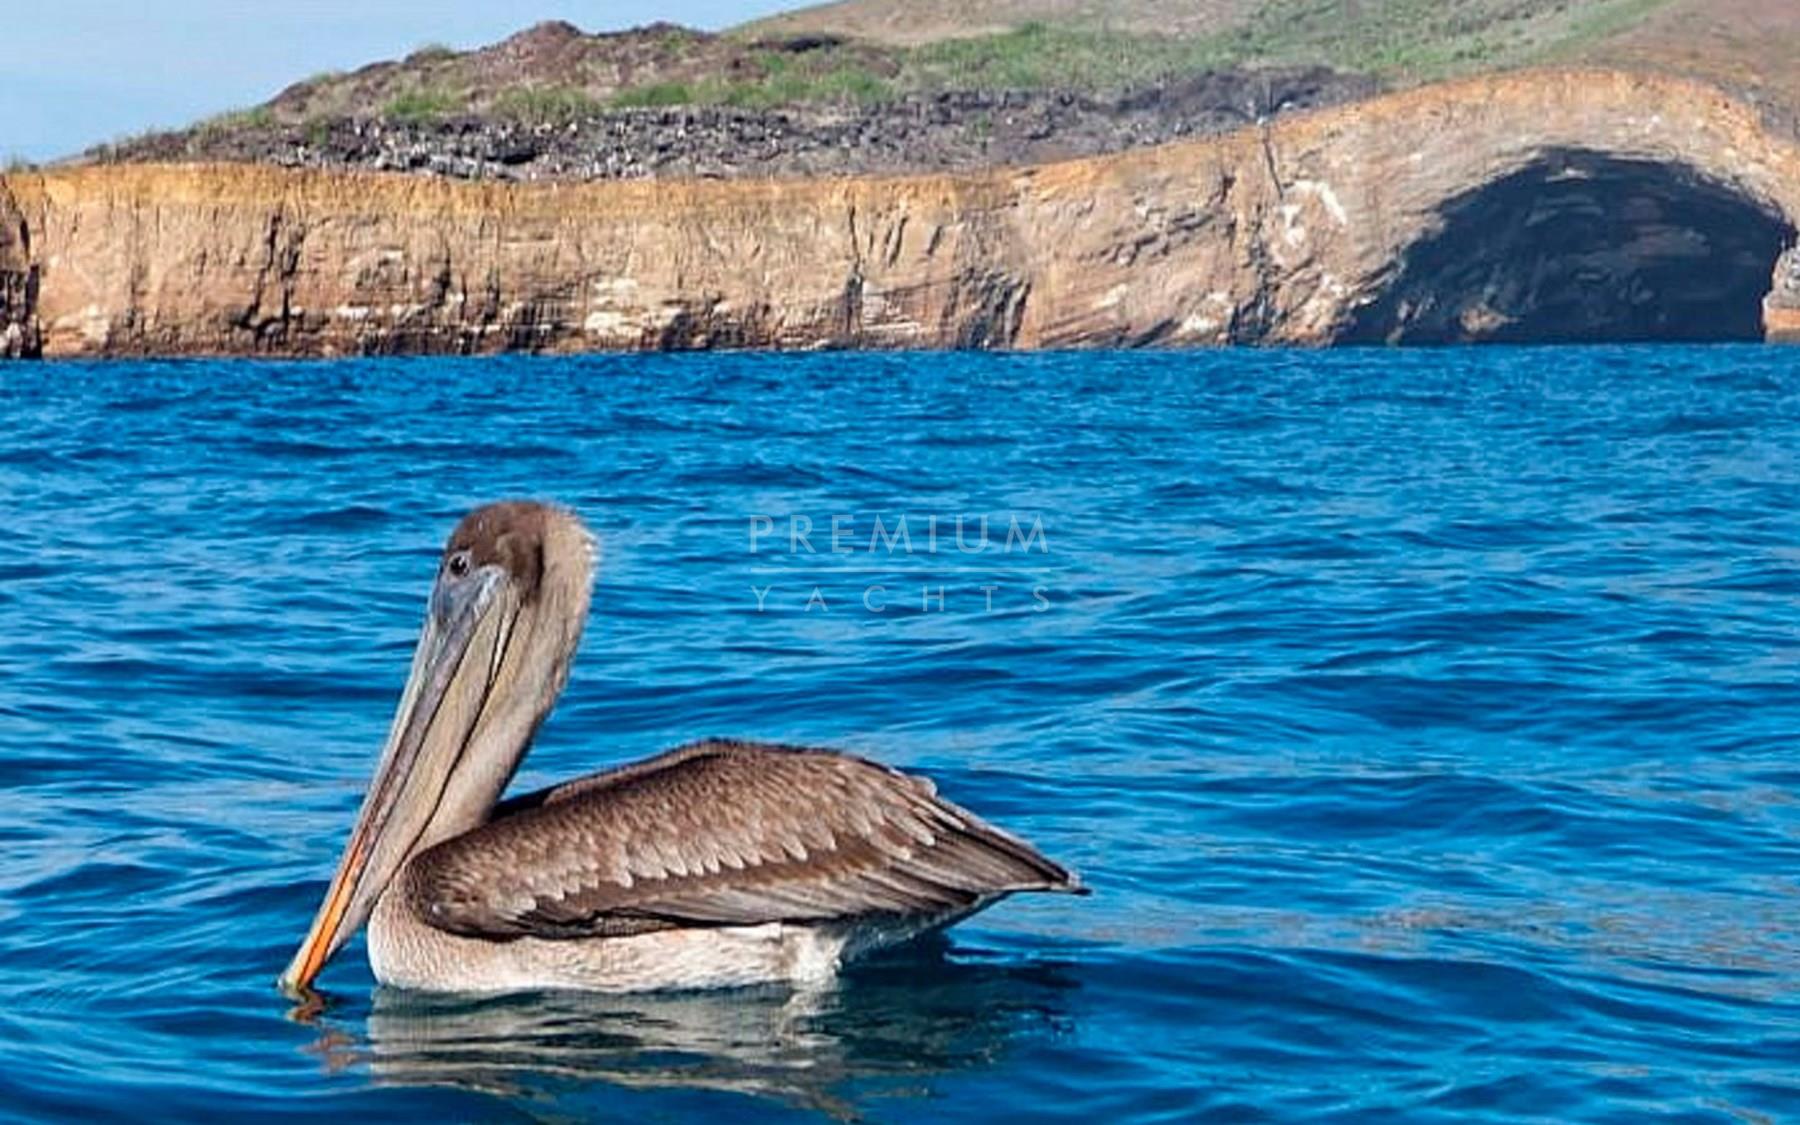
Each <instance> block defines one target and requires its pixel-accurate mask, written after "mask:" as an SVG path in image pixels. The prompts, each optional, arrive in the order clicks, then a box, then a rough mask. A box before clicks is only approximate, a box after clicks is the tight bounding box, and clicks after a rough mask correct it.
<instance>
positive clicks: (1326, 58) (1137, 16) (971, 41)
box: [111, 0, 1800, 156]
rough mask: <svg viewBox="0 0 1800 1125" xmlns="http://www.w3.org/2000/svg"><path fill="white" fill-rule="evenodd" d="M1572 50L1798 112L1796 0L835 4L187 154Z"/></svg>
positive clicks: (437, 91)
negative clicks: (671, 112)
mask: <svg viewBox="0 0 1800 1125" xmlns="http://www.w3.org/2000/svg"><path fill="white" fill-rule="evenodd" d="M1582 62H1593V63H1604V64H1615V65H1628V66H1650V67H1660V68H1668V69H1674V70H1678V71H1681V72H1684V73H1688V74H1695V75H1698V76H1701V77H1704V78H1708V79H1712V80H1715V81H1719V82H1722V83H1724V84H1726V85H1728V86H1729V87H1731V88H1732V89H1734V90H1736V91H1739V92H1744V93H1748V94H1750V95H1751V96H1755V97H1758V98H1760V99H1761V100H1762V101H1764V103H1765V104H1767V105H1770V106H1772V107H1773V108H1774V109H1775V110H1776V111H1777V112H1778V113H1779V114H1780V115H1781V116H1783V117H1784V118H1785V119H1786V120H1788V121H1789V122H1794V121H1797V120H1800V0H1187V2H1179V0H1116V2H1110V3H1103V2H1100V0H844V2H842V3H835V4H827V5H823V6H820V7H814V8H807V9H803V10H800V11H796V12H792V13H789V14H787V15H783V16H778V17H775V18H773V19H770V20H764V21H760V22H758V23H753V24H750V25H747V26H746V27H743V28H739V29H736V30H734V31H731V32H727V33H725V34H717V35H714V34H707V33H704V32H698V31H693V30H689V29H685V28H680V27H675V26H672V25H666V24H665V25H656V26H652V27H647V28H638V29H634V30H631V31H626V32H618V33H612V34H602V35H589V34H585V33H583V32H582V31H581V30H579V29H577V28H575V27H573V26H571V25H569V24H566V23H546V24H541V25H539V26H537V27H534V28H531V29H529V30H527V31H524V32H521V33H520V34H518V35H515V36H513V37H512V38H510V39H507V40H505V41H504V42H501V43H496V44H494V45H492V46H489V47H484V48H481V49H479V50H474V51H463V52H458V51H451V50H448V49H445V48H441V47H426V48H422V49H420V50H418V51H416V52H414V53H413V54H412V55H410V56H408V57H407V58H405V59H400V60H395V61H392V62H382V63H375V64H372V65H370V66H367V67H363V68H362V69H360V70H357V71H355V72H353V73H348V74H325V75H317V76H314V77H313V78H310V79H307V80H305V81H302V82H299V83H297V84H295V85H294V86H292V87H290V88H288V89H287V90H284V91H283V92H282V93H281V94H280V95H279V96H277V97H276V98H274V99H273V100H272V101H270V102H268V103H266V104H264V105H262V106H258V107H255V108H254V109H251V110H247V111H242V112H236V113H230V114H225V115H221V116H220V117H218V118H215V119H213V120H211V121H208V122H203V123H201V124H200V125H199V126H196V127H195V128H194V129H192V130H188V131H185V132H184V133H182V134H180V136H181V137H182V138H184V140H183V144H182V146H181V147H180V151H185V152H188V153H190V154H195V155H204V154H206V153H208V152H213V151H217V150H218V149H219V148H220V145H219V144H218V143H216V142H219V141H221V140H223V141H227V142H230V141H235V140H236V139H238V138H241V137H243V136H245V135H247V134H253V133H259V132H260V133H265V134H273V133H277V132H282V131H285V132H283V135H284V136H286V137H288V138H289V139H290V141H291V139H292V138H293V137H296V136H297V137H299V138H300V142H299V143H301V144H303V145H304V144H308V143H310V144H311V145H312V147H318V146H320V145H325V144H327V143H331V144H334V145H336V146H337V147H342V140H343V137H344V135H345V133H344V129H345V126H346V124H347V123H355V122H369V121H385V122H389V123H395V124H400V125H406V126H414V127H416V126H420V125H423V124H433V123H437V124H441V123H447V122H456V121H477V122H485V123H489V124H495V125H508V124H510V125H513V126H529V127H540V126H545V125H565V124H571V123H575V122H591V121H593V120H595V119H597V118H598V117H600V116H602V115H604V114H606V113H607V112H608V111H610V110H618V109H631V108H658V107H669V106H719V107H730V108H736V109H743V110H765V109H771V108H776V107H813V108H821V107H825V108H829V107H832V106H846V105H847V106H856V107H864V108H866V107H870V106H879V105H882V104H885V103H888V102H894V101H898V100H901V99H906V98H909V97H915V96H919V95H926V96H930V95H935V94H939V93H943V92H947V91H951V92H954V91H1055V92H1059V93H1060V92H1074V93H1077V94H1092V95H1101V96H1112V95H1117V94H1118V93H1119V92H1120V91H1128V90H1130V91H1136V90H1143V89H1146V88H1151V87H1156V88H1163V87H1167V86H1169V85H1170V84H1176V85H1179V84H1181V83H1186V82H1190V81H1192V80H1194V78H1195V76H1197V75H1201V74H1218V73H1231V72H1242V71H1245V70H1254V69H1257V68H1264V67H1306V66H1324V67H1329V68H1331V69H1333V70H1335V71H1338V72H1341V73H1344V74H1348V75H1363V76H1369V77H1371V78H1374V79H1376V80H1379V81H1380V82H1381V83H1383V84H1386V85H1407V84H1412V83H1417V82H1426V81H1431V80H1434V79H1438V78H1445V77H1450V76H1454V75H1459V74H1467V73H1472V72H1477V71H1483V70H1495V69H1505V68H1511V67H1517V66H1524V65H1531V64H1537V63H1582ZM1796 127H1797V128H1800V126H1796ZM353 131H354V132H357V134H358V135H360V130H353ZM333 138H337V140H336V141H334V140H333ZM132 144H137V142H131V143H130V144H127V145H125V146H121V148H123V149H125V150H129V149H130V148H131V145H132ZM138 147H139V148H143V147H144V146H142V145H141V144H140V145H138ZM111 151H113V152H115V153H116V152H118V151H120V148H115V149H113V150H111ZM146 151H154V152H157V153H160V154H163V155H165V156H166V155H167V154H168V152H169V151H170V149H169V146H168V145H166V144H163V145H151V146H149V147H148V149H147V150H146Z"/></svg>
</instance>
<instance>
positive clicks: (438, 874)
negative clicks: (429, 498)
mask: <svg viewBox="0 0 1800 1125" xmlns="http://www.w3.org/2000/svg"><path fill="white" fill-rule="evenodd" d="M594 557H595V548H594V543H593V539H592V538H591V537H590V536H589V535H588V533H587V532H586V530H585V529H584V528H583V527H582V526H581V524H580V523H579V521H577V520H576V519H575V517H574V516H572V515H570V514H569V513H567V512H565V511H562V510H561V509H558V508H553V507H549V506H546V505H542V504H533V503H518V502H515V503H504V504H494V505H490V506H488V507H485V508H481V509H479V510H477V511H475V512H473V513H472V514H470V515H469V516H468V517H467V518H465V519H464V520H463V521H462V522H461V523H460V524H459V525H458V526H457V528H456V530H455V532H454V533H452V535H451V536H450V541H449V544H448V545H447V546H446V548H445V550H444V554H443V558H442V562H441V566H440V568H439V571H438V576H437V581H436V585H435V586H434V587H433V589H432V592H431V600H430V605H429V609H428V611H427V614H426V619H425V627H424V631H423V633H422V635H421V636H420V638H419V645H418V651H417V653H416V655H415V657H414V659H413V666H412V674H411V676H410V678H409V679H408V681H407V684H406V688H405V690H404V692H403V693H402V695H401V699H400V706H399V711H398V713H397V714H396V715H395V717H394V723H393V727H392V729H391V730H390V732H389V734H388V739H387V745H386V746H385V748H384V749H383V750H382V754H381V760H380V764H379V765H378V766H377V768H376V772H375V777H374V779H373V780H372V781H371V782H370V784H369V791H368V795H367V796H366V797H365V798H364V801H363V805H362V810H361V812H360V813H359V814H358V817H357V821H356V825H355V828H354V829H353V830H352V831H351V834H350V840H349V843H348V844H347V845H346V847H345V849H344V855H343V858H342V860H340V861H339V864H338V868H337V872H336V874H335V875H334V876H333V878H332V880H331V885H330V887H329V889H328V890H327V892H326V894H325V901H324V902H323V903H322V904H321V905H320V907H319V912H318V915H317V916H316V917H315V918H314V920H313V924H312V928H311V930H310V932H308V934H307V935H306V939H305V940H304V941H303V942H302V943H301V945H300V948H299V950H298V951H297V952H296V953H295V954H294V959H293V961H292V962H291V963H290V964H289V965H288V967H287V969H286V971H285V972H283V974H282V977H281V984H282V987H283V988H284V989H285V990H287V991H288V992H290V993H294V994H298V993H300V992H302V991H303V990H305V989H307V988H308V987H310V985H311V984H312V982H313V980H314V978H315V977H317V976H318V974H319V971H320V970H321V969H322V968H323V967H324V965H325V963H326V962H327V961H328V960H330V958H331V957H332V956H333V955H334V954H335V953H337V951H338V950H339V949H341V948H342V947H343V945H344V943H345V942H347V941H349V939H350V938H351V936H352V935H353V934H355V932H356V931H357V929H359V928H360V927H361V926H362V925H363V924H364V923H365V922H366V923H368V926H369V940H368V949H369V963H370V965H371V967H372V968H373V969H374V972H375V976H376V978H377V979H378V980H380V981H381V982H382V983H383V984H388V985H394V986H398V987H402V988H413V989H426V990H435V991H463V992H509V991H524V990H543V989H584V990H594V991H605V992H636V991H647V990H656V989H692V988H716V987H727V986H737V985H749V984H761V983H777V982H806V981H820V980H826V979H829V978H830V977H831V976H832V975H833V974H834V973H835V972H836V971H837V969H838V967H839V966H840V965H841V964H842V963H844V962H845V961H848V960H849V959H851V958H853V957H855V956H857V955H859V954H862V953H865V952H868V951H870V950H872V949H876V948H880V947H882V946H885V945H891V944H893V943H896V942H900V941H904V940H906V939H908V938H912V937H915V936H917V935H919V934H923V933H928V932H931V931H934V930H937V929H940V928H942V927H944V926H947V925H950V924H951V923H953V922H956V921H958V920H960V919H962V918H966V917H968V916H969V915H970V914H973V913H974V912H976V911H978V910H980V909H982V908H983V907H985V906H988V905H990V904H992V903H993V902H995V901H997V900H999V899H1001V898H1004V897H1005V896H1007V895H1009V894H1013V893H1015V892H1019V891H1063V892H1073V893H1081V892H1082V891H1083V889H1084V888H1083V887H1082V886H1081V884H1080V883H1079V881H1078V880H1077V879H1076V878H1075V877H1074V876H1073V875H1072V874H1071V873H1070V872H1069V871H1067V870H1066V869H1064V868H1063V867H1061V866H1059V865H1058V864H1056V863H1054V862H1052V861H1050V860H1049V859H1046V858H1045V857H1044V856H1042V855H1041V854H1039V853H1038V852H1037V850H1036V849H1034V848H1033V847H1032V846H1031V845H1029V844H1027V843H1025V842H1024V841H1023V840H1020V839H1018V838H1017V837H1015V836H1012V835H1010V834H1008V833H1006V832H1004V831H1002V830H1000V829H998V828H995V827H993V826H992V825H989V824H987V823H985V822H984V821H982V820H981V819H980V818H979V817H977V816H975V815H974V814H973V813H970V812H969V811H967V810H966V809H962V808H959V807H957V806H956V805H953V804H951V803H949V802H948V801H945V800H943V799H942V798H940V797H938V796H937V795H936V791H935V789H934V788H933V786H932V785H931V783H930V782H928V781H925V780H923V779H921V778H916V777H911V776H908V775H906V774H903V773H900V772H898V771H896V770H892V769H888V768H886V767H883V766H880V765H876V764H874V763H872V762H868V761H865V760H863V759H860V758H855V757H851V756H849V755H845V754H838V753H834V752H831V751H825V750H813V749H802V748H796V747H785V746H768V745H759V744H754V743H745V742H718V741H709V742H698V743H694V744H692V745H689V746H685V747H682V748H680V749H677V750H673V751H670V752H668V753H666V754H663V755H661V756H659V757H655V758H651V759H649V760H647V761H643V762H639V763H635V764H632V765H627V766H623V767H620V768H617V769H612V770H607V771H604V772H601V773H597V774H593V775H591V776H589V777H585V778H581V779H579V780H576V781H572V782H568V783H566V784H563V785H559V786H555V787H553V788H550V789H546V790H542V791H539V792H536V793H531V794H529V795H526V796H522V797H516V798H513V799H511V800H508V801H505V802H500V795H501V793H502V792H503V791H504V790H505V788H506V786H507V783H508V782H509V781H510V780H511V779H512V776H513V773H514V772H515V771H516V770H517V769H518V766H519V763H520V761H521V760H522V759H523V758H524V756H525V752H526V750H527V749H528V748H529V747H530V744H531V739H532V736H533V735H534V734H535V732H536V731H537V728H538V725H539V724H540V723H541V722H542V721H543V719H544V717H545V716H546V715H547V714H548V713H549V712H550V708H551V707H552V705H553V704H554V703H555V700H556V697H557V695H558V693H559V692H560V691H561V690H562V687H563V684H564V683H565V682H566V680H567V678H568V673H569V664H570V661H571V660H572V659H573V657H574V655H575V650H576V647H577V645H578V644H579V642H580V639H581V632H582V627H583V625H584V624H585V622H586V619H587V614H588V599H589V591H590V588H591V587H592V584H593V576H594Z"/></svg>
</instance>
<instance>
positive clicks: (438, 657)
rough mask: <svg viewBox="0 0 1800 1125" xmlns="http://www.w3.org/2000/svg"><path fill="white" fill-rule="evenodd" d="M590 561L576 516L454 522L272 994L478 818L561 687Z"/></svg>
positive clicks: (485, 516)
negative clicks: (298, 938)
mask: <svg viewBox="0 0 1800 1125" xmlns="http://www.w3.org/2000/svg"><path fill="white" fill-rule="evenodd" d="M594 557H595V551H594V546H593V539H592V538H591V537H590V536H589V535H588V533H587V531H586V530H585V529H584V528H583V527H582V526H581V523H580V521H579V520H577V519H576V518H575V517H574V516H573V515H571V514H570V513H568V512H566V511H563V510H562V509H560V508H554V507H550V506H548V505H545V504H537V503H529V502H518V501H514V502H508V503H502V504H490V505H488V506H487V507H485V508H479V509H477V510H476V511H474V512H471V513H470V514H469V515H468V516H467V517H465V518H464V519H463V521H462V522H461V523H460V524H458V525H457V526H456V530H455V531H454V532H452V533H451V535H450V541H449V543H448V544H447V545H446V546H445V547H444V553H443V557H442V558H441V559H440V560H439V562H438V570H437V580H436V583H435V584H434V585H433V586H432V590H431V601H430V604H429V608H428V609H427V611H426V614H425V628H424V630H423V631H422V632H421V634H420V636H419V646H418V650H417V652H416V653H415V654H414V656H413V664H412V675H411V676H410V677H409V678H408V679H407V681H406V689H405V690H404V691H403V692H402V693H401V696H400V708H399V710H398V711H397V712H396V713H395V715H394V723H393V727H392V729H390V730H389V732H388V737H387V745H386V746H385V747H384V748H383V750H382V752H381V760H380V764H379V765H378V766H377V767H376V770H375V777H374V779H373V780H372V781H371V782H370V783H369V791H368V795H367V796H365V797H364V798H363V805H362V811H361V812H360V813H359V814H358V815H357V820H356V827H355V828H354V829H353V830H352V831H351V833H350V842H349V844H348V845H346V846H345V848H344V856H343V859H341V860H340V861H339V862H338V868H337V873H336V875H334V876H333V878H332V880H331V887H330V889H329V890H328V891H327V892H326V894H325V901H324V903H323V904H322V905H321V906H320V907H319V913H318V916H317V917H315V918H314V919H313V924H312V929H311V931H310V932H308V934H307V935H306V940H305V941H303V942H302V943H301V944H300V948H299V950H298V951H297V952H296V953H295V954H294V959H293V961H292V962H290V963H289V965H288V967H287V970H286V971H285V972H283V973H282V975H281V987H282V989H283V990H284V991H287V992H289V993H291V994H292V993H298V992H300V991H301V990H303V989H305V988H307V987H308V986H309V985H310V984H311V983H312V981H313V978H314V977H316V976H317V975H318V974H319V970H320V969H321V968H323V967H324V965H325V962H326V961H328V960H330V959H331V957H332V955H333V954H335V953H336V952H337V951H338V950H339V949H341V948H342V947H343V945H344V943H345V942H347V941H349V940H350V938H351V936H352V935H354V934H355V933H356V931H357V930H358V929H359V928H360V927H361V926H362V924H363V923H364V922H366V921H367V920H368V918H369V913H370V912H371V911H372V910H373V909H374V908H375V903H376V900H378V899H379V898H380V897H381V895H382V892H383V891H385V890H386V889H387V887H388V884H389V883H390V882H391V881H392V880H393V878H394V876H395V875H396V874H397V873H398V872H399V871H400V869H401V868H402V867H403V866H404V865H405V863H406V861H407V860H409V859H411V858H412V857H413V856H414V855H417V854H418V853H419V852H421V851H423V850H424V849H426V848H429V847H431V846H432V845H433V844H436V843H439V842H441V841H443V840H447V839H449V838H450V837H452V836H456V835H458V834H460V833H463V832H466V831H468V830H469V829H471V828H473V827H475V826H476V825H478V824H480V823H481V822H482V821H484V820H485V819H486V818H487V815H488V813H489V811H490V810H491V809H492V808H493V805H494V802H495V801H497V800H498V799H499V797H500V794H501V792H502V791H503V790H504V789H505V788H506V783H507V782H508V781H509V780H511V778H512V775H513V771H514V770H516V769H517V768H518V765H519V761H520V760H521V759H522V758H523V757H524V756H525V751H526V748H527V747H529V746H530V744H531V737H532V735H533V734H534V733H535V732H536V730H537V727H538V724H539V723H540V722H542V721H543V719H544V716H545V715H547V714H549V712H550V708H551V706H552V705H553V704H554V703H555V701H556V696H557V694H558V693H559V692H560V691H561V690H562V686H563V684H564V682H565V681H566V680H567V679H568V673H569V662H570V660H571V659H572V658H573V656H574V654H575V648H576V646H577V644H578V643H579V642H580V640H581V629H582V626H583V624H584V623H585V622H586V620H587V610H588V594H589V590H590V588H591V586H592V584H593V573H594Z"/></svg>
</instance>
